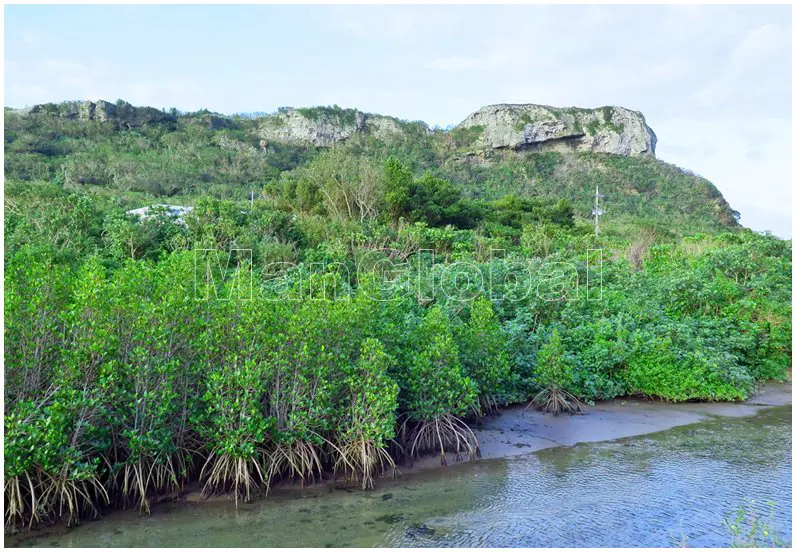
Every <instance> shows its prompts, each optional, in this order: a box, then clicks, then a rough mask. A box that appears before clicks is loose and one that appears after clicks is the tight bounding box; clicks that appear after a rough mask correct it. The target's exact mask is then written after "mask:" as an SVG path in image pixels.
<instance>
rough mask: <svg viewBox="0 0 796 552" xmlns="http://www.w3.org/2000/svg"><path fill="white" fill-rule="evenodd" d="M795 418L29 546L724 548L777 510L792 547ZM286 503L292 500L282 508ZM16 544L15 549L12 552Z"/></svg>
mask: <svg viewBox="0 0 796 552" xmlns="http://www.w3.org/2000/svg"><path fill="white" fill-rule="evenodd" d="M791 448H792V442H791V407H790V406H779V407H771V408H766V409H764V410H761V411H759V412H757V413H755V414H753V415H748V416H744V417H718V416H711V417H710V418H709V419H707V420H706V421H700V422H698V423H694V424H690V425H683V426H680V427H675V428H671V429H667V430H665V431H660V432H657V433H653V434H649V435H640V436H634V437H626V438H623V439H615V440H611V441H604V442H593V443H582V444H578V445H575V446H565V447H555V448H547V449H544V450H538V451H535V452H532V453H526V454H522V455H517V456H511V457H508V458H499V459H488V460H481V461H477V462H465V463H461V464H457V465H454V466H450V467H448V468H441V469H433V470H422V471H419V472H417V473H409V474H405V475H404V476H403V477H401V478H399V479H397V480H394V481H392V480H385V481H380V482H378V484H377V488H376V489H375V490H373V491H368V492H363V491H360V490H352V489H348V490H346V489H341V488H337V489H335V488H333V487H329V488H328V489H327V488H320V489H319V488H312V489H307V490H305V491H303V492H301V493H300V494H299V496H295V493H276V496H271V497H269V498H267V499H265V500H261V501H256V502H254V503H252V504H243V505H241V506H240V507H239V508H238V509H237V510H235V508H234V506H232V505H230V504H228V503H226V502H217V503H213V502H208V503H186V502H178V503H173V504H161V505H159V506H157V507H155V508H153V512H152V515H151V517H138V516H137V515H136V514H135V513H134V512H129V511H128V512H116V513H112V514H109V515H107V516H106V517H105V518H103V519H102V520H101V521H98V522H85V523H83V525H81V526H79V527H77V528H74V529H71V530H61V531H52V530H51V531H49V532H47V531H45V532H32V533H28V534H27V535H26V536H25V537H23V538H22V539H21V540H20V541H19V542H18V543H16V544H17V545H21V546H47V547H63V546H81V547H82V546H124V547H131V546H132V547H149V546H181V547H194V546H217V547H235V546H269V547H281V546H315V547H328V546H362V547H365V546H367V547H370V546H442V547H445V546H491V547H501V546H533V547H549V546H557V547H558V546H560V547H569V546H575V547H580V546H588V547H596V546H617V547H624V546H650V547H659V546H677V545H681V544H687V545H688V546H690V547H703V546H727V545H729V544H730V542H731V535H730V533H729V531H728V530H727V529H726V528H725V527H723V525H722V520H723V519H724V518H725V516H726V515H727V514H728V513H729V512H730V511H732V510H734V509H735V508H737V507H738V506H741V505H743V504H748V502H747V501H748V500H754V501H755V502H754V503H753V505H752V506H751V508H752V509H755V510H762V511H765V512H768V511H769V508H770V507H769V506H768V505H766V502H767V501H773V502H774V503H775V505H774V506H773V509H772V512H771V513H772V515H771V519H770V524H771V526H772V528H773V529H774V530H776V531H779V532H781V533H782V534H783V535H784V536H785V538H786V540H790V538H791V531H792V513H791V492H792V491H791V473H792V472H791V466H792V457H791V456H792V455H791ZM287 494H289V495H290V496H286V495H287ZM7 544H8V543H7Z"/></svg>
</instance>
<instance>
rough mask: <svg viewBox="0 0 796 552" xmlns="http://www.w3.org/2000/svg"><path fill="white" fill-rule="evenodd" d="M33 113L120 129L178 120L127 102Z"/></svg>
mask: <svg viewBox="0 0 796 552" xmlns="http://www.w3.org/2000/svg"><path fill="white" fill-rule="evenodd" d="M30 112H31V113H50V114H52V115H56V116H59V117H63V118H66V119H78V120H81V121H100V122H110V123H115V124H117V125H118V126H119V127H120V128H135V127H139V126H141V125H144V124H153V123H166V122H174V121H176V120H177V118H176V117H175V116H174V115H172V114H170V113H166V112H164V111H161V110H159V109H155V108H154V107H135V106H133V105H131V104H129V103H127V102H125V101H118V102H116V103H111V102H106V101H105V100H97V101H96V102H92V101H85V102H63V103H59V104H54V103H49V104H41V105H36V106H33V108H31V110H30Z"/></svg>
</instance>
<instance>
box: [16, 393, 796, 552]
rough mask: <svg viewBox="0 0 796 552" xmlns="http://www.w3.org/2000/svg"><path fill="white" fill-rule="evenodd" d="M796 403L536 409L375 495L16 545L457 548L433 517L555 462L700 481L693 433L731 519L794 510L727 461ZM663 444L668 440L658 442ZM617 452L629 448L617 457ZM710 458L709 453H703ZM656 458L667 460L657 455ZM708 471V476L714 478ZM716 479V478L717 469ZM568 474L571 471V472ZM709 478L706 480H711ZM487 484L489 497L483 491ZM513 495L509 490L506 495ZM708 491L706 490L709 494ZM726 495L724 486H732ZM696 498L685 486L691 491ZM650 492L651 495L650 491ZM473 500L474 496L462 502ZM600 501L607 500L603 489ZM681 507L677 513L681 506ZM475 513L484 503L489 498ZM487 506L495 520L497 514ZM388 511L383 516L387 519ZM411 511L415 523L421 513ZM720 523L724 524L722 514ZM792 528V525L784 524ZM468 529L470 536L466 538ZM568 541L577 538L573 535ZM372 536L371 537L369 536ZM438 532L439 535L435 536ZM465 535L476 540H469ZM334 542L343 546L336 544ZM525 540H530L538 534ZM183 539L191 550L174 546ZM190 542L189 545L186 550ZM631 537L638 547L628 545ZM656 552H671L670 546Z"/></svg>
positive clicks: (770, 397)
mask: <svg viewBox="0 0 796 552" xmlns="http://www.w3.org/2000/svg"><path fill="white" fill-rule="evenodd" d="M790 404H791V386H790V384H787V385H772V386H768V387H767V388H766V389H764V390H762V391H761V392H760V393H759V394H757V395H756V396H755V397H753V398H752V399H751V400H750V401H747V402H746V403H735V404H727V403H712V404H710V403H686V404H670V403H661V402H653V401H644V400H615V401H610V402H605V403H600V404H598V405H595V406H593V407H591V408H589V409H588V411H587V413H586V414H585V415H583V416H560V417H553V416H547V415H542V414H539V413H537V412H535V411H532V410H527V411H526V410H524V409H523V408H522V407H518V408H510V409H507V410H505V411H504V412H503V413H502V414H501V415H500V416H495V417H492V418H489V419H487V420H485V422H484V426H483V427H482V428H479V429H478V430H477V434H478V438H479V440H480V442H481V448H482V454H483V459H482V461H478V462H463V463H460V464H459V465H454V466H448V467H447V468H440V465H439V459H438V458H423V459H422V460H421V461H418V462H415V463H414V464H413V465H412V466H403V467H402V468H401V472H402V475H401V477H400V478H399V479H397V480H391V479H384V480H380V481H378V482H377V488H376V489H375V490H374V491H367V492H363V491H361V490H359V489H356V488H352V487H351V486H347V485H345V484H343V483H342V482H329V483H325V484H322V485H315V486H312V487H304V488H302V487H300V486H280V487H276V488H274V489H272V493H271V496H269V497H268V498H267V499H264V500H257V501H255V502H254V503H252V504H245V505H242V506H241V507H239V508H238V509H237V510H236V509H235V507H234V505H233V501H232V498H231V497H228V496H219V497H214V498H213V499H212V500H210V501H206V500H201V499H200V492H199V489H194V490H190V491H189V492H187V493H186V494H185V495H184V496H183V497H182V498H181V499H180V500H177V501H174V502H170V503H162V504H159V505H156V506H155V507H154V508H153V511H152V516H151V517H149V518H139V517H138V516H137V514H136V512H134V511H125V512H113V513H110V514H108V515H107V516H106V517H105V518H104V519H103V520H100V521H97V522H90V521H87V522H85V523H84V524H83V525H82V526H81V527H78V528H75V529H66V528H64V527H54V528H50V529H45V530H38V531H30V532H26V533H24V534H20V535H16V536H8V535H7V536H6V537H5V542H6V544H7V545H11V546H14V545H17V546H19V545H21V546H26V545H44V546H48V545H49V546H61V545H64V546H69V545H73V546H79V545H89V546H90V545H91V544H92V543H94V544H96V545H105V546H110V545H119V546H149V545H159V546H175V545H185V546H188V545H191V544H190V543H191V542H193V543H194V545H201V544H198V543H199V541H196V540H195V539H196V538H198V537H195V536H188V537H186V536H185V534H184V533H185V532H186V531H193V533H191V535H203V536H204V537H203V538H207V539H210V541H211V542H215V543H217V544H216V545H219V546H221V545H229V546H246V545H247V543H250V545H257V546H290V545H297V546H300V545H302V544H304V545H316V546H324V545H326V544H329V543H326V542H320V541H318V542H316V540H317V539H320V538H323V537H328V539H331V542H332V543H333V544H338V545H346V544H355V543H359V544H361V545H363V546H370V545H373V544H379V543H391V544H403V545H411V542H410V541H412V542H414V541H415V540H416V541H418V542H420V541H424V539H425V540H429V539H430V540H429V543H428V544H432V543H436V544H438V545H446V544H449V541H448V540H445V539H443V540H441V541H440V540H435V539H439V538H442V537H441V536H440V535H437V536H436V537H434V538H432V536H433V535H431V534H425V533H424V531H425V530H424V529H423V528H422V526H423V525H424V524H425V525H428V522H427V520H428V519H431V518H434V516H436V515H445V516H454V517H457V518H458V516H462V515H465V514H467V512H470V510H471V508H472V505H471V504H470V502H471V501H472V500H474V497H473V496H471V495H470V492H472V493H475V495H478V494H479V493H481V492H484V493H486V494H487V495H489V494H490V493H491V494H494V495H495V496H496V498H495V499H496V500H498V499H499V500H503V501H508V502H512V501H513V500H514V498H512V497H507V496H506V493H511V492H513V491H510V490H507V489H512V488H513V487H514V486H516V485H520V487H521V490H522V492H533V493H536V492H539V488H537V487H536V486H533V487H532V488H528V489H525V487H524V485H526V483H518V481H517V479H516V477H515V476H513V475H511V474H512V473H514V472H515V471H519V472H522V473H526V474H527V476H528V477H529V478H530V479H531V480H533V478H534V477H536V474H537V470H539V469H540V466H543V465H545V462H548V461H550V462H552V464H551V465H550V466H548V468H549V469H550V470H551V471H550V472H549V473H547V472H545V473H547V476H550V477H552V476H553V475H554V474H555V473H557V472H556V471H555V470H556V469H558V468H557V467H556V466H560V465H564V466H571V467H573V469H576V471H577V470H579V469H581V468H582V469H583V470H585V472H588V473H584V475H583V476H584V477H591V475H589V473H591V472H593V471H598V472H599V473H600V474H601V475H600V477H603V478H608V479H610V478H612V477H613V478H614V479H615V481H614V483H622V481H623V479H622V476H621V474H623V473H624V474H632V473H634V472H635V471H639V470H640V473H641V474H644V469H642V468H640V467H639V466H642V467H643V466H646V465H647V464H648V463H649V462H650V458H656V457H657V455H658V454H660V455H661V458H666V454H669V460H668V461H667V463H665V469H666V470H668V471H669V472H670V473H669V476H668V477H670V478H677V477H681V478H689V477H690V475H689V474H686V473H685V472H683V471H682V468H681V467H679V460H678V459H677V455H678V454H680V453H681V451H680V449H679V448H678V447H682V443H683V442H686V443H690V441H694V437H693V436H692V433H694V434H695V435H697V434H698V435H702V437H700V438H699V439H696V440H695V441H694V443H690V444H689V445H688V450H689V451H692V450H693V451H698V452H699V454H698V458H699V459H701V460H700V461H704V462H705V463H706V464H710V463H713V462H719V464H720V465H721V466H723V467H722V468H721V469H722V470H725V471H726V470H727V469H730V470H731V471H730V472H729V473H725V474H724V476H723V477H724V478H725V479H727V480H728V481H730V480H732V481H736V480H738V481H741V483H738V485H739V486H738V485H736V486H737V489H736V488H729V487H728V488H727V489H726V493H725V494H726V495H727V497H735V498H727V497H724V498H721V497H719V498H721V500H720V501H719V505H720V506H722V507H723V508H725V509H726V508H731V507H733V505H734V503H735V502H736V501H737V500H740V499H741V498H743V496H742V495H744V496H745V495H749V494H753V495H754V496H758V495H759V496H760V497H761V499H762V498H766V499H768V498H771V499H776V500H779V501H781V500H784V499H785V498H787V502H788V505H789V504H790V498H789V497H790V484H789V483H788V486H787V489H779V490H778V489H777V488H775V487H771V488H769V485H768V483H766V481H768V480H767V479H765V477H766V476H765V474H764V473H762V472H761V473H758V472H753V473H751V474H747V475H739V474H741V472H743V470H746V469H747V467H744V468H743V470H739V469H737V468H738V467H737V466H734V465H733V464H732V463H730V465H729V466H728V465H727V462H726V458H722V457H726V456H728V455H732V456H733V457H735V455H736V452H737V450H741V449H743V450H746V449H749V451H750V452H749V453H748V454H749V455H751V456H749V459H748V460H749V462H750V463H752V464H754V458H755V455H757V456H760V455H761V454H765V451H761V452H755V451H756V450H757V449H756V448H754V447H755V446H757V447H758V448H759V444H758V445H754V443H752V442H751V441H750V440H751V439H759V438H760V435H763V433H765V432H768V433H767V434H766V435H768V437H767V438H768V439H773V440H775V441H782V439H783V435H785V434H788V435H789V428H790V409H789V408H787V407H784V405H790ZM767 413H768V414H767ZM772 416H774V417H775V418H776V425H772V421H771V419H769V418H771V417H772ZM772 419H773V418H772ZM754 424H760V425H761V427H763V428H764V429H763V430H761V431H762V432H763V433H760V434H757V433H749V428H750V427H753V425H754ZM681 426H688V427H681ZM784 426H787V427H784ZM657 435H660V436H661V437H657ZM675 445H676V446H675ZM753 445H754V446H753ZM617 446H619V448H618V449H617V448H616V447H617ZM634 447H635V448H634ZM700 447H702V448H704V450H699V449H700ZM773 447H774V449H775V450H774V451H769V452H771V453H772V454H774V452H776V453H777V454H778V455H779V456H778V458H780V457H781V458H780V459H782V458H787V462H788V463H789V462H790V443H789V442H788V443H787V444H786V443H782V442H776V443H774V444H773ZM631 448H632V449H633V452H634V454H635V453H637V452H640V451H646V452H645V455H643V456H644V461H643V462H640V459H639V455H638V454H636V455H635V456H633V455H631V456H628V454H629V453H628V451H629V450H630V449H631ZM545 449H549V450H545ZM656 449H660V450H659V451H657V452H656ZM606 451H614V453H616V454H613V453H612V454H608V455H607V456H606V454H607V453H606ZM617 451H618V452H617ZM667 451H668V452H667ZM529 453H534V454H529ZM714 456H715V458H714ZM600 459H604V460H606V462H608V465H606V466H598V465H595V462H597V463H599V461H600ZM450 460H452V458H451V459H450ZM639 462H640V464H639ZM540 463H541V464H540ZM780 463H781V462H780ZM769 464H770V462H769V461H768V460H765V459H763V460H761V464H760V465H762V466H764V468H763V469H764V471H771V470H775V471H776V477H779V478H781V475H782V474H780V473H779V472H780V471H781V468H782V466H779V465H777V466H774V465H769ZM610 469H613V470H615V471H616V472H617V473H618V474H619V475H616V474H614V475H612V476H609V475H606V473H607V472H606V473H604V470H609V471H610ZM662 469H663V468H662ZM695 469H696V468H695ZM704 469H705V470H708V468H707V467H705V468H704ZM712 469H714V470H715V469H716V468H715V466H714V467H713V468H712ZM567 470H569V467H567V469H566V470H565V472H567ZM540 473H541V472H540ZM705 473H706V474H707V473H708V471H706V472H705ZM722 473H723V472H722ZM507 474H508V475H507ZM559 475H561V474H559ZM770 475H771V474H769V476H770ZM705 477H708V478H709V479H711V480H712V479H713V478H714V477H716V476H715V475H713V472H710V475H709V476H708V475H705ZM507 478H508V480H510V481H509V482H508V483H510V484H508V483H507V481H506V479H507ZM744 478H746V479H748V480H749V481H756V480H757V478H759V479H760V482H759V483H756V485H757V486H756V487H751V488H749V489H746V490H745V491H744V485H746V483H743V481H745V479H744ZM556 481H557V480H556V479H555V477H553V478H552V479H550V480H549V481H548V483H547V484H548V485H549V489H548V490H549V491H550V492H556V493H557V492H560V491H561V490H560V489H558V487H556V484H557V483H556ZM628 482H632V479H629V480H628ZM575 483H576V482H575V481H574V480H573V481H572V482H571V484H572V489H573V492H575V488H576V487H577V485H576V484H575ZM481 484H484V485H486V487H485V488H483V489H482V488H481V486H480V485H481ZM507 484H508V486H506V485H507ZM591 484H593V482H592V483H589V482H588V481H585V482H582V483H581V484H580V485H581V486H585V487H586V488H588V486H589V485H591ZM602 484H603V483H601V485H602ZM604 484H606V485H607V484H608V483H607V482H606V483H604ZM644 484H648V483H644ZM702 484H703V483H699V485H702ZM716 484H718V483H716ZM750 484H751V483H750ZM677 485H680V483H677ZM722 485H724V484H723V483H722ZM675 486H676V485H675ZM780 486H781V485H780ZM438 487H439V488H438ZM459 487H461V489H460V488H459ZM642 487H643V485H642ZM567 488H569V487H567ZM687 488H688V487H684V489H687ZM467 489H470V491H467ZM705 489H706V490H705V492H707V493H710V492H712V491H710V489H709V487H706V488H705ZM639 490H641V491H643V489H639ZM741 491H743V492H741ZM462 492H463V493H464V495H462V494H461V493H462ZM601 492H608V491H606V490H605V489H603V490H602V491H601ZM611 492H617V491H616V490H614V491H611ZM656 492H659V491H656ZM738 493H740V494H738ZM736 495H737V496H736ZM768 495H776V496H768ZM706 496H707V495H706ZM670 498H671V499H672V500H673V501H674V502H676V500H675V498H676V497H670ZM681 498H682V497H681ZM685 498H686V499H687V498H688V497H685ZM705 499H706V500H707V499H708V498H705ZM736 499H737V500H736ZM689 500H690V499H689ZM416 501H421V502H422V504H420V503H417V504H415V502H416ZM476 502H477V503H478V504H481V501H480V499H479V500H476ZM388 503H389V504H388ZM307 504H312V506H311V507H309V510H310V512H309V513H308V512H306V511H303V510H306V509H307V508H304V507H303V506H302V505H305V506H306V505H307ZM395 505H398V506H400V510H401V513H395V512H394V510H395ZM468 505H469V506H468ZM338 506H339V507H340V508H343V510H345V509H346V508H350V509H351V512H352V515H354V516H355V519H358V520H359V521H358V522H356V521H355V522H352V524H348V523H346V522H345V519H344V518H341V517H340V516H339V515H338V512H334V509H335V508H336V507H338ZM465 506H466V507H465ZM696 506H697V504H696V503H694V504H691V503H689V506H688V507H689V508H691V507H696ZM485 507H486V509H487V513H488V512H489V508H488V504H487V506H485ZM513 507H519V506H513ZM667 507H672V506H671V505H669V506H667ZM507 508H508V506H507ZM382 510H384V512H381V511H382ZM369 512H371V513H372V512H381V514H379V515H378V516H375V517H374V519H372V520H371V519H370V514H369ZM406 512H411V514H409V513H406ZM672 512H674V513H672ZM672 512H669V513H668V514H667V516H670V517H671V516H675V513H676V510H672ZM725 513H726V512H725ZM508 514H511V515H512V516H514V515H515V513H514V512H513V511H510V512H507V515H508ZM714 514H716V515H718V511H717V512H714ZM484 515H487V514H484ZM489 515H491V514H489ZM534 515H541V513H539V512H536V514H534ZM634 515H638V514H634ZM677 516H679V514H677ZM677 516H675V517H677ZM266 518H267V519H269V520H271V519H272V518H273V521H274V522H276V520H279V523H282V524H288V525H289V526H293V525H296V524H298V523H304V524H307V525H308V526H309V524H316V523H321V522H323V523H324V524H326V525H328V528H329V531H330V532H329V534H328V535H325V534H323V533H322V534H319V535H315V536H309V535H301V534H294V535H293V536H292V537H291V535H290V534H288V533H287V532H284V531H282V530H281V529H280V530H278V531H277V532H278V535H277V534H272V533H267V532H265V531H264V530H260V529H252V528H251V527H250V526H249V524H251V523H259V521H258V520H261V521H262V520H264V519H266ZM294 518H295V519H294ZM366 518H367V519H366ZM377 518H378V519H377ZM672 519H674V518H672ZM202 520H204V521H202ZM299 520H303V521H299ZM418 520H420V521H418ZM423 520H425V521H423ZM357 523H361V524H362V527H360V528H359V529H356V525H357ZM495 523H497V522H495ZM546 523H550V522H549V521H547V522H546ZM706 523H707V522H706ZM781 523H782V524H786V525H789V521H787V520H784V518H783V520H782V521H781ZM413 524H415V525H417V527H420V529H417V528H414V529H413V527H415V525H413ZM205 525H207V527H205ZM394 525H397V526H399V527H401V528H402V531H403V533H401V534H400V535H398V534H392V533H390V532H389V531H388V529H389V530H392V529H394V527H393V526H394ZM300 527H302V526H301V525H297V528H300ZM210 528H213V530H212V533H208V530H209V529H210ZM460 530H463V529H461V528H460ZM560 530H561V531H563V532H566V531H565V530H564V528H561V529H560ZM240 531H243V533H240ZM246 531H253V533H252V536H251V538H252V539H255V534H256V535H260V536H259V537H257V538H262V539H266V541H265V542H260V541H257V540H249V541H247V540H246V536H247V535H246ZM363 531H364V533H362V532H363ZM434 531H435V532H434V534H435V535H436V534H437V533H436V530H434ZM524 531H531V528H526V529H525V530H524ZM399 532H400V531H399ZM260 533H262V535H261V534H260ZM355 533H356V534H360V533H362V534H365V535H368V537H367V538H366V539H365V537H363V539H364V540H357V539H353V540H351V539H352V538H353V537H351V535H352V534H355ZM465 533H467V532H466V531H465ZM122 535H123V536H122ZM332 535H337V536H335V537H332ZM380 535H381V536H380ZM390 535H392V536H390ZM407 535H410V536H407ZM457 535H458V536H457V537H456V539H454V540H451V541H450V542H454V541H455V542H461V543H464V544H462V545H472V546H479V545H482V544H478V543H475V544H474V543H473V542H472V541H470V540H467V538H466V537H465V536H462V535H459V534H458V533H457ZM316 537H317V538H316ZM382 537H383V538H384V539H386V541H384V540H383V539H382ZM526 537H527V538H531V537H530V536H528V535H526ZM178 538H179V539H183V540H180V541H177V540H174V541H173V540H172V539H178ZM186 538H187V539H188V542H185V540H184V539H186ZM483 538H485V539H486V540H485V541H484V542H485V543H487V544H495V543H498V544H497V545H500V544H499V541H495V540H494V538H496V537H494V535H493V536H492V537H483ZM518 538H519V539H520V542H524V541H522V538H520V537H518ZM534 538H536V537H534ZM562 538H563V537H562ZM573 538H574V537H573ZM578 538H580V537H578ZM628 538H630V537H629V536H628ZM302 539H304V540H302ZM306 539H309V540H306ZM407 539H408V540H407ZM451 539H453V537H451ZM457 539H458V540H457ZM461 539H464V540H461ZM479 542H480V541H479ZM528 542H536V541H528ZM561 542H562V543H564V545H567V544H566V543H567V542H570V541H561ZM578 542H581V541H578ZM584 542H585V541H584ZM654 542H655V543H658V544H660V542H659V541H654ZM407 543H409V544H407ZM432 545H433V544H432ZM503 545H505V544H503ZM573 545H576V544H573Z"/></svg>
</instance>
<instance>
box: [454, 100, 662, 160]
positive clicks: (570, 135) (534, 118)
mask: <svg viewBox="0 0 796 552" xmlns="http://www.w3.org/2000/svg"><path fill="white" fill-rule="evenodd" d="M457 131H458V132H459V134H464V133H465V132H466V135H467V136H469V137H470V143H469V144H468V146H470V147H472V148H475V149H478V148H482V149H483V148H493V149H500V148H511V149H514V150H523V149H528V150H549V149H554V150H561V149H575V150H579V151H593V152H599V153H611V154H615V155H629V156H635V155H650V156H654V155H655V143H656V141H657V139H656V137H655V133H654V132H653V131H652V129H651V128H650V127H648V126H647V123H646V121H645V120H644V116H643V115H642V114H641V113H639V112H638V111H631V110H629V109H625V108H623V107H601V108H597V109H581V108H575V107H570V108H556V107H550V106H545V105H534V104H499V105H490V106H488V107H484V108H482V109H479V110H478V111H476V112H475V113H472V114H471V115H470V116H468V117H467V118H466V119H465V120H464V121H463V122H462V123H461V124H460V125H458V126H457V127H455V128H454V129H453V131H452V132H453V133H454V134H455V133H456V132H457Z"/></svg>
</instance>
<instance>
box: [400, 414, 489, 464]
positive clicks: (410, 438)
mask: <svg viewBox="0 0 796 552" xmlns="http://www.w3.org/2000/svg"><path fill="white" fill-rule="evenodd" d="M407 423H408V421H407V422H404V428H403V429H402V433H403V434H405V435H406V443H407V446H408V450H409V455H410V456H417V455H418V454H422V453H424V452H430V451H439V453H440V463H441V464H442V465H443V466H446V465H447V464H448V462H447V459H446V458H445V453H446V452H454V453H455V455H456V456H455V458H456V460H459V459H460V458H461V457H462V455H463V454H466V455H467V457H468V459H470V460H475V459H476V458H479V457H480V456H481V449H480V447H479V445H478V439H477V438H476V436H475V433H473V430H472V429H470V428H469V427H468V426H467V424H465V423H464V422H463V421H461V420H460V419H459V418H457V417H456V416H452V415H450V414H444V415H442V416H439V417H437V418H434V419H433V420H429V421H423V422H420V423H419V424H417V425H415V426H414V427H412V428H411V429H410V430H409V431H406V429H407V428H406V424H407Z"/></svg>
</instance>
